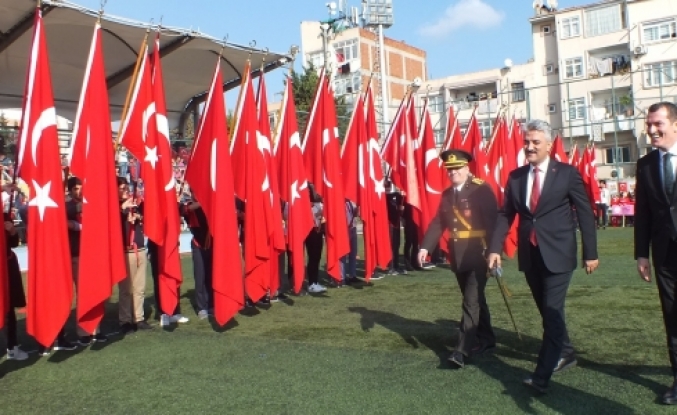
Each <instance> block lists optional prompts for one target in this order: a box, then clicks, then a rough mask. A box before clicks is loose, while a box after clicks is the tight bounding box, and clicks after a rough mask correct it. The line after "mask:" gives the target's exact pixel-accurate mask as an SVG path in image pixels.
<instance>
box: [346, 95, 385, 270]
mask: <svg viewBox="0 0 677 415" xmlns="http://www.w3.org/2000/svg"><path fill="white" fill-rule="evenodd" d="M369 144H370V143H369V138H368V135H367V123H366V120H365V112H364V101H363V100H362V99H361V98H358V99H357V100H356V101H355V108H354V109H353V114H352V117H351V119H350V125H349V126H348V131H347V133H346V138H345V139H344V140H343V148H342V149H341V163H342V166H343V179H344V180H343V183H344V185H345V189H346V198H347V199H348V200H351V201H353V202H355V203H356V204H357V205H358V206H359V208H360V216H361V217H362V236H363V238H364V279H365V280H366V281H369V280H370V279H371V276H372V274H373V273H374V269H375V268H376V258H377V254H376V230H375V229H374V228H375V226H374V209H373V206H372V204H373V202H374V201H373V199H374V197H373V189H374V183H373V181H372V180H371V178H370V175H369V170H370V164H369Z"/></svg>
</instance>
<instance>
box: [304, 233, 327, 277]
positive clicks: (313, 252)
mask: <svg viewBox="0 0 677 415" xmlns="http://www.w3.org/2000/svg"><path fill="white" fill-rule="evenodd" d="M305 244H306V252H307V253H308V265H307V266H306V275H307V276H308V285H312V284H316V283H317V282H318V281H319V279H320V258H321V257H322V246H323V245H324V235H322V232H317V231H316V230H315V229H313V230H311V231H310V233H309V234H308V236H307V237H306V240H305Z"/></svg>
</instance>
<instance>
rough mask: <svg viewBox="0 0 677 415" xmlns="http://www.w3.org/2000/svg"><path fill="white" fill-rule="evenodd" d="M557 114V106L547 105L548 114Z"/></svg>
mask: <svg viewBox="0 0 677 415" xmlns="http://www.w3.org/2000/svg"><path fill="white" fill-rule="evenodd" d="M556 112H557V104H548V114H554V113H556Z"/></svg>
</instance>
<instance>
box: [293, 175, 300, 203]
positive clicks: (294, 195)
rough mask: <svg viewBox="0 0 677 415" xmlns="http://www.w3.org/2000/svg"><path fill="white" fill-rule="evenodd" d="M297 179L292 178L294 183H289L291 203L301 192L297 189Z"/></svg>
mask: <svg viewBox="0 0 677 415" xmlns="http://www.w3.org/2000/svg"><path fill="white" fill-rule="evenodd" d="M298 184H299V182H298V180H294V183H292V184H291V204H292V205H293V204H294V200H296V199H300V198H301V194H300V193H299V189H298Z"/></svg>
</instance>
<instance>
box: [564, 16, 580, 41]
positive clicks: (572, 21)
mask: <svg viewBox="0 0 677 415" xmlns="http://www.w3.org/2000/svg"><path fill="white" fill-rule="evenodd" d="M561 25H562V29H561V30H560V33H561V35H562V39H568V38H570V37H576V36H580V35H581V18H580V17H578V16H575V17H568V18H566V19H562V22H561Z"/></svg>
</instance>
